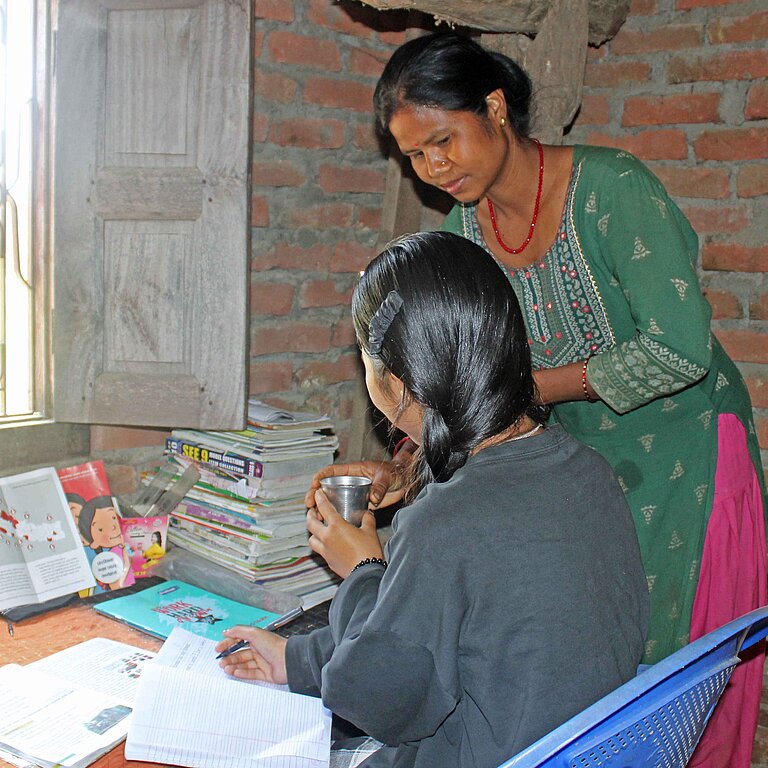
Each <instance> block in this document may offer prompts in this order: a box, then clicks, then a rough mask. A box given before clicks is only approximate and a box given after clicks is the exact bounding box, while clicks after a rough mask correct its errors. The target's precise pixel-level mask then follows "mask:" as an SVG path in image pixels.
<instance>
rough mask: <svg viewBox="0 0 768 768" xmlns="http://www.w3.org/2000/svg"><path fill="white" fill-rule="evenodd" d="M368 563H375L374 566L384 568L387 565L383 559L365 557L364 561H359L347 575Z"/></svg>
mask: <svg viewBox="0 0 768 768" xmlns="http://www.w3.org/2000/svg"><path fill="white" fill-rule="evenodd" d="M369 563H375V564H376V565H383V566H384V567H385V568H386V567H387V565H388V563H387V561H386V560H385V559H384V558H383V557H366V558H365V560H361V561H360V562H359V563H358V564H357V565H356V566H355V567H354V568H353V569H352V570H351V571H350V572H349V573H350V574H353V573H354V572H355V571H356V570H357V569H358V568H362V567H363V566H364V565H368V564H369Z"/></svg>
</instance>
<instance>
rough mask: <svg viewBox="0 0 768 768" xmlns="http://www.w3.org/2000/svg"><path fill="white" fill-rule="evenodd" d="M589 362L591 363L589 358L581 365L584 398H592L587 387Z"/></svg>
mask: <svg viewBox="0 0 768 768" xmlns="http://www.w3.org/2000/svg"><path fill="white" fill-rule="evenodd" d="M587 363H589V358H587V359H586V360H585V361H584V364H583V365H582V366H581V388H582V390H583V391H584V399H585V400H591V399H592V398H591V397H590V396H589V390H588V389H587Z"/></svg>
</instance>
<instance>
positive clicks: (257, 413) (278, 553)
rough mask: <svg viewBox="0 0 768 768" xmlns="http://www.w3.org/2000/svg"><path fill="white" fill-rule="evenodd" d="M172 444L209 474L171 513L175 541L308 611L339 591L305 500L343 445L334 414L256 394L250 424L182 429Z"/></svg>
mask: <svg viewBox="0 0 768 768" xmlns="http://www.w3.org/2000/svg"><path fill="white" fill-rule="evenodd" d="M165 447H166V453H167V454H168V456H169V458H170V460H171V461H174V462H176V463H178V464H179V465H180V466H181V467H186V466H189V465H194V466H195V467H196V469H197V470H198V472H199V473H200V479H199V480H198V481H197V482H196V483H195V485H194V486H193V487H192V488H191V489H190V490H189V491H187V493H186V495H185V496H184V498H183V499H182V500H181V502H180V503H179V504H178V506H177V507H176V508H175V509H174V510H173V511H172V513H171V516H170V526H169V533H168V537H169V539H170V541H171V542H173V543H174V544H176V545H178V546H180V547H182V548H184V549H188V550H190V551H192V552H195V553H196V554H198V555H200V556H202V557H204V558H206V559H207V560H210V561H212V562H215V563H218V564H219V565H221V566H223V567H225V568H227V569H229V570H231V571H233V572H235V573H238V574H240V575H241V576H243V577H244V578H245V579H247V580H248V581H250V582H254V583H257V584H259V585H261V586H263V587H268V588H270V587H271V588H274V589H276V590H280V591H283V592H288V593H290V594H293V595H296V596H298V597H299V598H300V599H301V601H302V604H303V605H304V607H305V608H307V607H311V606H312V605H314V604H316V603H318V602H322V601H323V600H324V599H326V598H327V597H329V596H331V595H332V594H333V592H334V591H335V589H336V586H337V584H338V580H337V578H336V577H335V575H334V574H333V572H332V571H331V570H330V569H329V568H328V567H327V566H326V565H325V563H324V562H323V561H322V559H321V558H318V557H317V556H316V555H314V554H313V553H312V551H311V550H310V548H309V546H308V545H307V532H306V527H305V519H306V506H305V504H304V495H305V493H306V491H307V490H308V489H309V487H310V484H311V480H312V476H313V475H314V474H315V472H317V471H318V470H320V469H322V468H323V467H325V466H327V465H329V464H331V463H333V457H334V452H335V451H336V449H337V448H338V439H337V437H336V436H335V435H334V434H333V424H332V423H331V421H330V420H329V419H328V417H327V416H319V415H316V414H311V413H300V412H289V411H283V410H278V409H275V408H272V407H271V406H269V405H267V404H265V403H263V402H260V401H258V400H253V399H252V400H249V402H248V427H247V429H245V430H243V431H234V432H223V431H207V432H206V431H200V430H192V429H176V430H173V432H172V433H171V437H169V438H167V439H166V446H165Z"/></svg>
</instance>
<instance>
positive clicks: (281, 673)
mask: <svg viewBox="0 0 768 768" xmlns="http://www.w3.org/2000/svg"><path fill="white" fill-rule="evenodd" d="M224 636H225V638H226V639H225V640H222V641H221V642H219V643H217V644H216V652H217V653H221V652H222V651H226V650H227V648H229V647H230V646H232V645H234V644H235V643H236V642H237V641H238V640H247V641H248V646H247V647H246V648H243V650H242V651H236V652H235V653H233V654H232V655H231V656H227V657H226V658H223V659H221V661H220V662H219V666H220V667H221V668H222V669H223V670H224V671H225V672H226V673H227V674H228V675H232V677H239V678H242V679H243V680H263V681H264V682H267V683H278V684H280V685H285V684H286V683H287V682H288V673H287V672H286V669H285V645H286V643H287V642H288V641H287V640H286V639H285V638H284V637H280V635H276V634H275V633H274V632H267V631H266V630H264V629H258V628H257V627H247V626H242V625H238V626H236V627H232V629H225V630H224Z"/></svg>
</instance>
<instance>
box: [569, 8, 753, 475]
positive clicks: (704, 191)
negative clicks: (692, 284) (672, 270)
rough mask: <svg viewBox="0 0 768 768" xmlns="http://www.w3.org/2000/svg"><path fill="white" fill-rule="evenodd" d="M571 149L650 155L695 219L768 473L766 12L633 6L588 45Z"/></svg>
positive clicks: (717, 318)
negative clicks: (607, 37)
mask: <svg viewBox="0 0 768 768" xmlns="http://www.w3.org/2000/svg"><path fill="white" fill-rule="evenodd" d="M585 86H586V87H585V89H584V100H583V103H582V108H581V112H580V113H579V115H578V116H577V119H576V121H575V123H574V125H573V127H572V130H571V131H570V132H569V134H568V136H567V141H568V143H573V142H584V143H588V144H608V145H611V146H616V147H622V148H624V149H627V150H629V151H631V152H634V153H635V154H636V155H638V156H639V157H641V158H643V159H644V160H646V161H647V162H648V164H649V165H650V166H651V168H653V170H654V171H655V172H656V174H657V175H658V176H659V177H660V178H661V180H662V181H663V182H664V183H665V184H666V186H667V188H668V189H669V191H670V192H671V193H672V195H673V196H674V197H675V198H676V200H677V202H678V203H679V204H680V206H681V207H682V209H683V211H684V212H685V213H686V214H687V215H688V217H689V218H690V220H691V222H692V224H693V226H694V228H695V229H696V231H697V232H698V234H699V237H700V241H701V266H702V270H701V277H702V284H703V287H704V289H705V291H706V294H707V297H708V299H709V301H710V303H711V305H712V309H713V313H714V328H715V333H716V334H717V336H718V338H719V339H720V340H721V342H722V343H723V344H724V346H725V347H726V349H727V350H728V352H729V353H730V354H731V356H732V357H733V358H734V359H735V360H736V361H737V363H738V364H739V367H740V368H741V370H742V372H743V374H744V376H745V378H746V380H747V383H748V386H749V389H750V392H751V394H752V399H753V404H754V406H755V415H756V419H757V428H758V432H759V437H760V444H761V447H762V448H763V463H764V465H768V461H766V459H768V323H767V322H766V321H768V281H767V280H766V270H767V269H768V237H767V236H766V234H767V233H768V9H766V5H765V3H764V0H746V1H745V2H740V1H739V0H734V2H728V0H634V2H633V5H632V7H631V9H630V14H629V17H628V19H627V21H626V22H625V24H624V25H623V26H622V28H621V30H620V31H619V33H618V34H617V35H616V37H615V38H614V39H613V40H611V41H610V42H609V43H607V44H605V45H603V46H601V47H600V48H590V50H589V55H588V60H587V70H586V76H585Z"/></svg>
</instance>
